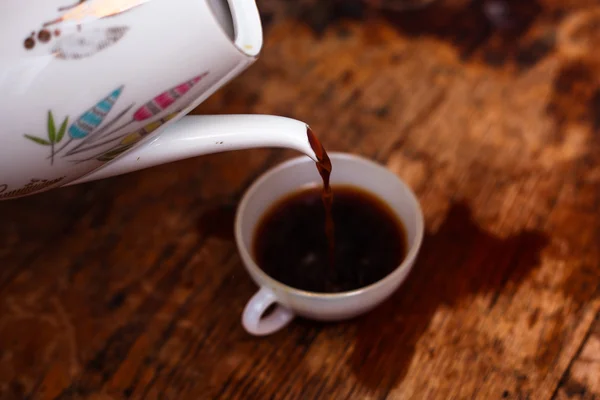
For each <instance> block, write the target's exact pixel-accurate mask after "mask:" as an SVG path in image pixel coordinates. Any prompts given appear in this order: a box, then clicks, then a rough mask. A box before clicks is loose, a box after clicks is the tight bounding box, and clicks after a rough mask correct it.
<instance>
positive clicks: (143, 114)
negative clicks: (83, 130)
mask: <svg viewBox="0 0 600 400" xmlns="http://www.w3.org/2000/svg"><path fill="white" fill-rule="evenodd" d="M207 75H208V72H204V73H202V74H200V75H198V76H196V77H194V78H192V79H190V80H187V81H185V82H182V83H180V84H178V85H177V86H174V87H172V88H170V89H168V90H165V91H164V92H162V93H160V94H159V95H157V96H155V97H154V98H153V99H152V100H150V101H148V102H146V103H145V104H144V105H143V106H141V107H139V108H138V109H137V110H136V111H135V112H134V113H133V116H132V118H131V120H129V121H127V122H125V123H124V124H121V125H120V126H118V127H116V128H114V129H112V130H110V131H109V132H107V133H100V132H99V131H98V132H95V133H94V135H91V136H90V137H89V138H87V139H85V140H84V141H83V142H82V143H80V144H79V145H77V146H75V147H74V148H72V149H71V150H69V151H68V152H67V153H66V155H67V156H72V155H75V154H78V153H82V152H86V151H89V150H92V149H97V148H99V147H101V146H104V145H106V144H109V143H114V142H115V141H116V140H119V139H121V138H122V137H123V136H117V137H111V136H113V135H114V134H115V133H117V132H120V131H121V130H122V129H124V128H126V127H127V126H129V125H131V124H132V123H135V122H142V121H146V120H148V119H150V118H152V117H154V116H156V115H158V114H160V113H161V112H163V111H165V110H166V109H167V108H169V107H170V106H172V105H173V104H175V103H176V102H177V100H179V99H180V98H181V97H182V96H184V95H185V94H186V93H188V92H189V91H190V90H191V89H192V88H193V87H194V86H195V85H196V84H197V83H198V82H200V81H201V80H202V78H204V77H205V76H207ZM176 114H177V113H175V115H176ZM162 119H164V118H162ZM162 119H161V120H162ZM150 125H152V123H150V124H147V125H146V127H144V128H141V130H140V131H144V130H145V129H146V128H147V127H148V126H150ZM158 126H160V124H159V125H158ZM158 126H157V127H158ZM154 129H156V128H154ZM104 130H105V128H101V129H100V131H104ZM145 134H148V132H146V133H145ZM94 158H95V157H94Z"/></svg>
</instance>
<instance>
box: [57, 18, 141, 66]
mask: <svg viewBox="0 0 600 400" xmlns="http://www.w3.org/2000/svg"><path fill="white" fill-rule="evenodd" d="M128 30H129V28H128V27H127V26H113V27H110V28H106V29H94V30H85V31H82V32H75V33H72V34H70V35H66V36H65V37H63V38H61V39H60V40H58V42H57V43H56V45H55V46H54V47H53V48H52V54H53V55H54V56H55V57H56V58H58V59H61V60H78V59H81V58H86V57H90V56H93V55H94V54H96V53H98V52H100V51H102V50H104V49H106V48H107V47H110V46H112V45H113V44H115V43H117V42H118V41H119V40H121V39H122V38H123V36H125V34H126V33H127V31H128Z"/></svg>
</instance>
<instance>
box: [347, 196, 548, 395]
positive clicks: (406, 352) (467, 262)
mask: <svg viewBox="0 0 600 400" xmlns="http://www.w3.org/2000/svg"><path fill="white" fill-rule="evenodd" d="M548 243H549V239H548V237H547V235H545V234H544V233H542V232H538V231H528V230H525V231H521V232H519V233H518V234H515V235H512V236H509V237H507V238H499V237H496V236H494V235H492V234H490V233H489V232H486V231H484V230H483V229H481V228H480V227H479V226H478V225H477V224H476V223H475V221H474V220H473V218H472V215H471V210H470V208H469V206H468V205H467V204H465V203H458V204H454V205H453V206H452V207H451V209H450V210H449V212H448V215H447V217H446V219H445V221H444V222H443V223H442V225H441V226H440V228H439V230H438V231H437V232H435V233H427V234H426V235H425V239H424V242H423V247H422V250H421V253H420V256H419V258H418V261H417V263H416V265H415V266H414V269H413V270H412V271H411V273H410V275H409V276H408V278H407V280H406V281H405V282H404V283H403V285H402V287H401V288H400V289H399V290H398V291H397V292H396V293H395V294H394V295H393V296H392V297H391V298H390V299H389V300H388V301H386V302H385V303H384V304H382V305H381V306H379V307H378V308H376V309H375V310H373V311H372V312H370V313H369V314H367V315H365V316H364V317H362V318H360V319H359V320H357V324H358V331H357V337H356V345H355V349H354V353H353V355H352V358H351V367H352V370H353V371H354V373H355V375H356V377H357V379H358V380H359V381H360V382H361V383H362V384H363V385H365V386H367V387H369V388H371V389H378V390H380V391H381V390H390V389H391V388H392V387H394V386H395V384H396V383H398V382H400V381H401V380H402V379H403V378H404V376H405V375H406V372H407V370H408V367H409V365H410V361H411V359H412V357H413V355H414V353H415V348H416V345H417V342H418V341H419V338H420V337H421V336H422V335H423V333H424V332H425V331H427V329H428V327H429V324H430V322H431V320H432V318H433V316H434V315H435V312H436V310H438V309H439V308H440V307H456V306H458V305H459V304H460V303H461V302H468V301H470V300H471V299H473V298H475V297H476V296H477V295H479V294H483V293H492V299H491V301H490V304H489V309H492V308H493V306H494V304H495V303H496V301H497V298H498V296H499V294H500V293H501V292H502V291H503V290H504V288H506V287H507V286H508V285H510V284H511V283H512V284H513V285H515V284H518V283H520V282H522V281H523V280H524V279H525V278H527V276H528V275H529V273H530V272H531V271H532V269H533V268H535V267H536V266H538V265H539V264H540V252H541V251H542V249H544V247H546V245H547V244H548ZM449 340H451V338H449ZM437 350H438V349H436V348H435V343H433V344H432V346H431V347H430V348H429V352H430V354H431V355H432V356H433V355H434V353H435V352H436V351H437Z"/></svg>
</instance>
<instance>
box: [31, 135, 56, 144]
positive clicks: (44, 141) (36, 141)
mask: <svg viewBox="0 0 600 400" xmlns="http://www.w3.org/2000/svg"><path fill="white" fill-rule="evenodd" d="M25 137H26V138H27V139H29V140H31V141H32V142H35V143H37V144H43V145H44V146H50V144H51V143H50V142H49V141H47V140H46V139H42V138H39V137H37V136H31V135H25Z"/></svg>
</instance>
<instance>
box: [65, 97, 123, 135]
mask: <svg viewBox="0 0 600 400" xmlns="http://www.w3.org/2000/svg"><path fill="white" fill-rule="evenodd" d="M123 88H124V86H120V87H118V88H117V89H115V90H113V91H112V92H111V93H110V94H109V95H108V96H106V97H105V98H104V99H102V100H100V101H99V102H98V103H96V105H94V106H93V107H92V108H90V109H89V110H87V111H86V112H84V113H83V114H82V115H81V116H80V117H79V118H78V119H77V120H76V121H75V122H74V123H73V124H72V125H71V126H70V127H69V136H70V137H71V138H72V139H83V138H85V137H86V136H88V135H89V134H90V133H92V132H93V131H94V129H96V128H98V126H99V125H100V124H101V123H102V121H104V118H105V117H106V116H107V115H108V113H109V112H110V110H111V109H112V107H113V106H114V104H115V103H116V102H117V100H118V98H119V96H120V95H121V93H122V92H123Z"/></svg>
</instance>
